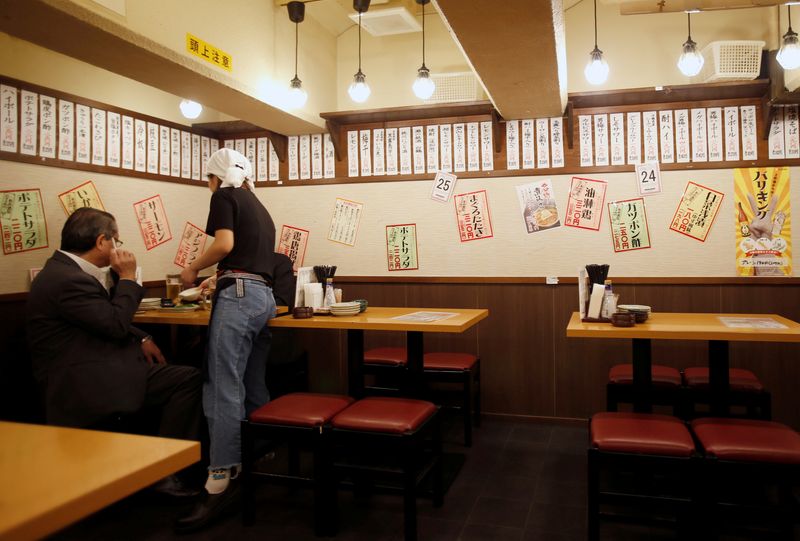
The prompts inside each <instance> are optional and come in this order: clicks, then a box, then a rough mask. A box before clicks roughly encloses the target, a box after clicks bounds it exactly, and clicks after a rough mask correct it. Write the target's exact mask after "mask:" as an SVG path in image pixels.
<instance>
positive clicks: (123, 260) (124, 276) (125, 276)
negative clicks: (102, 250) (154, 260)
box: [111, 248, 136, 281]
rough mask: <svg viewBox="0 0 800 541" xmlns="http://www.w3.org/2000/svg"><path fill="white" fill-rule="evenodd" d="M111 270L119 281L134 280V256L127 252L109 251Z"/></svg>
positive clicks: (115, 249)
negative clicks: (117, 276)
mask: <svg viewBox="0 0 800 541" xmlns="http://www.w3.org/2000/svg"><path fill="white" fill-rule="evenodd" d="M111 268H112V269H114V271H115V272H116V273H117V274H119V278H120V280H134V281H135V280H136V256H134V255H133V253H132V252H129V251H128V250H120V249H117V248H114V249H113V250H111Z"/></svg>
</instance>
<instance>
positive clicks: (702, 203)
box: [669, 182, 725, 242]
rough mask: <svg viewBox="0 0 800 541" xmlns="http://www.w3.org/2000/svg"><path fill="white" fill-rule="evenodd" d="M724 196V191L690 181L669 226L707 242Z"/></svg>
mask: <svg viewBox="0 0 800 541" xmlns="http://www.w3.org/2000/svg"><path fill="white" fill-rule="evenodd" d="M724 197H725V196H724V195H723V194H722V192H718V191H716V190H712V189H711V188H706V187H705V186H701V185H700V184H696V183H694V182H689V183H688V184H687V185H686V189H685V190H684V191H683V197H681V201H680V203H678V210H676V211H675V215H674V216H673V217H672V224H671V225H670V226H669V228H670V229H671V230H673V231H676V232H678V233H680V234H682V235H686V236H687V237H691V238H693V239H697V240H699V241H701V242H705V241H706V237H707V236H708V232H709V231H710V230H711V226H712V225H714V220H715V219H716V218H717V212H719V208H720V207H721V206H722V199H723V198H724Z"/></svg>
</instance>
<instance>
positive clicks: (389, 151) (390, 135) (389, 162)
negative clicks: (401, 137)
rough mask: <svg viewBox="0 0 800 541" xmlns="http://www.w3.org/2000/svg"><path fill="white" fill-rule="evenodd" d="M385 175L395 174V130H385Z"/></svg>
mask: <svg viewBox="0 0 800 541" xmlns="http://www.w3.org/2000/svg"><path fill="white" fill-rule="evenodd" d="M386 174H387V175H396V174H397V128H386Z"/></svg>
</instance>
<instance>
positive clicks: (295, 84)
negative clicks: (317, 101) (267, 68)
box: [286, 2, 308, 109]
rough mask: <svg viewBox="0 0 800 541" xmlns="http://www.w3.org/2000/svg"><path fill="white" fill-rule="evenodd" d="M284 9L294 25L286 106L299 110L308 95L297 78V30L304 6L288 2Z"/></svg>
mask: <svg viewBox="0 0 800 541" xmlns="http://www.w3.org/2000/svg"><path fill="white" fill-rule="evenodd" d="M286 8H287V9H288V11H289V20H290V21H292V22H293V23H294V79H292V80H291V81H290V82H289V94H288V96H287V100H286V101H287V103H286V105H287V107H289V108H290V109H300V108H302V107H303V106H304V105H305V104H306V101H308V93H307V92H306V91H305V90H303V81H301V80H300V78H299V77H298V76H297V50H298V32H299V29H298V28H299V25H300V23H301V22H303V19H304V18H305V14H306V5H305V4H304V3H303V2H289V3H288V4H287V5H286Z"/></svg>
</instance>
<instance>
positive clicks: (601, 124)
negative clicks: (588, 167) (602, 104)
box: [594, 115, 608, 166]
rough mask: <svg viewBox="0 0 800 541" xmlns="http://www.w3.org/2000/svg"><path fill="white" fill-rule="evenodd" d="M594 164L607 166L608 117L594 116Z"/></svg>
mask: <svg viewBox="0 0 800 541" xmlns="http://www.w3.org/2000/svg"><path fill="white" fill-rule="evenodd" d="M594 162H595V165H597V166H603V165H608V115H594Z"/></svg>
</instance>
